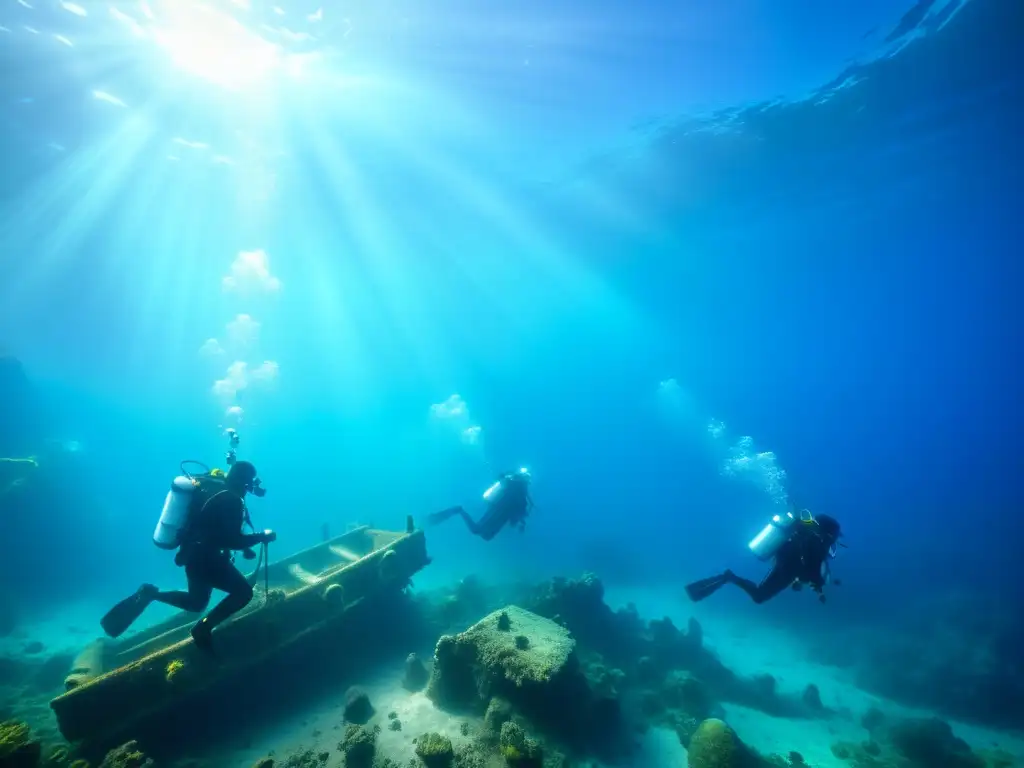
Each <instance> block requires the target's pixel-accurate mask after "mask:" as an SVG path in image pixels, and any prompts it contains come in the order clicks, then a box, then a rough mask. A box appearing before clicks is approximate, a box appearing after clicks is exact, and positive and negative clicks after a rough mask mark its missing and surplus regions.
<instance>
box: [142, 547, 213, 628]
mask: <svg viewBox="0 0 1024 768" xmlns="http://www.w3.org/2000/svg"><path fill="white" fill-rule="evenodd" d="M210 557H211V556H210V555H207V554H205V553H202V552H194V553H193V554H192V557H191V558H189V561H188V562H187V563H186V564H185V578H186V579H188V591H187V592H181V591H172V592H157V593H156V594H155V595H154V596H153V599H154V600H156V601H157V602H158V603H164V604H165V605H169V606H171V607H173V608H178V609H179V610H182V611H188V612H189V613H202V612H203V611H205V610H206V606H207V605H209V604H210V597H212V596H213V585H212V584H211V583H210V575H209V573H208V572H209V570H210V567H209V566H210V563H209V560H210Z"/></svg>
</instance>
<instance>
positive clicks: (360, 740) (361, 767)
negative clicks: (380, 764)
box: [338, 725, 380, 768]
mask: <svg viewBox="0 0 1024 768" xmlns="http://www.w3.org/2000/svg"><path fill="white" fill-rule="evenodd" d="M379 734H380V726H374V727H373V728H366V727H364V726H362V725H349V726H346V728H345V736H344V737H343V738H342V740H341V741H340V742H338V751H339V752H341V753H343V754H344V755H345V768H371V766H372V765H373V757H374V754H375V753H376V751H377V736H378V735H379Z"/></svg>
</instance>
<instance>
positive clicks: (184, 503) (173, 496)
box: [153, 459, 223, 550]
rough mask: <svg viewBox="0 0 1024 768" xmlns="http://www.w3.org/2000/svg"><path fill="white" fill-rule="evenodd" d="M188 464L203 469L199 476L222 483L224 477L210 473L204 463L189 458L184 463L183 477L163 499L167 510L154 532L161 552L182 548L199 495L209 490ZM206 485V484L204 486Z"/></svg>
mask: <svg viewBox="0 0 1024 768" xmlns="http://www.w3.org/2000/svg"><path fill="white" fill-rule="evenodd" d="M188 464H194V465H195V466H197V467H202V469H203V472H202V473H201V474H200V477H208V478H212V479H216V480H219V479H220V477H222V476H223V472H220V470H217V469H214V470H211V469H210V468H209V467H207V466H206V465H205V464H203V463H202V462H201V461H194V460H192V459H186V460H185V461H183V462H181V474H180V475H178V476H177V477H176V478H174V480H172V481H171V489H170V490H169V491H168V492H167V496H166V497H164V507H163V509H162V510H161V512H160V519H159V520H157V523H156V529H155V530H154V531H153V543H154V544H156V545H157V546H158V547H160V549H168V550H169V549H177V548H178V547H179V546H181V537H182V534H183V533H184V531H185V528H186V527H187V526H188V523H189V518H190V517H191V515H192V510H193V509H194V508H195V501H196V494H197V493H199V492H201V491H206V490H207V489H206V488H205V487H201V484H200V481H199V479H198V478H197V477H196V476H195V475H193V474H192V473H191V472H189V471H188V470H187V469H186V468H185V467H186V465H188ZM205 485H206V483H203V484H202V486H205Z"/></svg>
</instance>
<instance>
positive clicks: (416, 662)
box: [402, 653, 430, 693]
mask: <svg viewBox="0 0 1024 768" xmlns="http://www.w3.org/2000/svg"><path fill="white" fill-rule="evenodd" d="M429 678H430V674H429V673H428V672H427V667H426V665H425V664H424V663H423V661H422V660H421V659H420V657H419V656H417V655H416V654H415V653H410V654H409V655H408V656H407V657H406V658H405V674H404V675H403V676H402V687H403V688H405V689H406V690H407V691H413V692H414V693H415V692H416V691H421V690H423V687H424V686H425V685H426V684H427V680H428V679H429Z"/></svg>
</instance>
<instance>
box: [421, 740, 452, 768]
mask: <svg viewBox="0 0 1024 768" xmlns="http://www.w3.org/2000/svg"><path fill="white" fill-rule="evenodd" d="M416 757H418V758H419V759H420V760H422V761H423V764H424V765H425V766H426V767H427V768H448V767H449V766H450V765H451V764H452V761H453V760H454V759H455V750H454V749H453V748H452V742H451V739H449V738H448V737H447V736H442V735H441V734H439V733H425V734H423V735H422V736H420V737H419V738H418V739H416Z"/></svg>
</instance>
